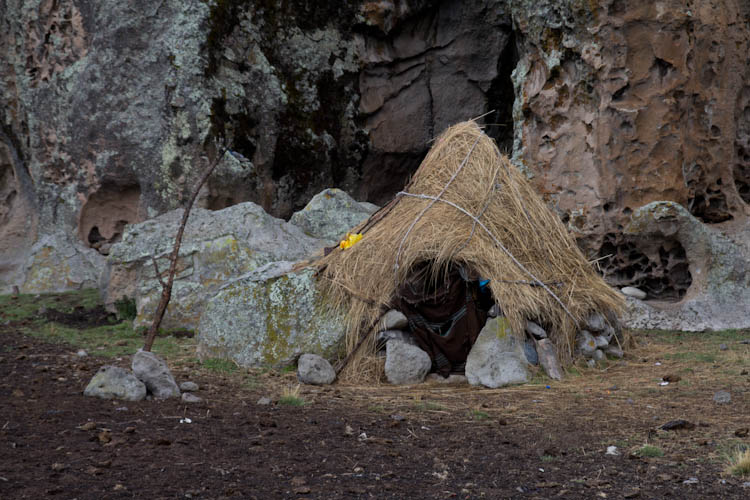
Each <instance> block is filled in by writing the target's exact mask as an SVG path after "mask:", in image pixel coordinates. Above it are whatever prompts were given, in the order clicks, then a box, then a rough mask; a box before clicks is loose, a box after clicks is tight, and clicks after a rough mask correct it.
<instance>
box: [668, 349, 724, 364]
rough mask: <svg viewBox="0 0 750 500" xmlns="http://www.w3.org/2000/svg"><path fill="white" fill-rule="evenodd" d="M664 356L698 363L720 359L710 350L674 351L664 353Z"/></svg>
mask: <svg viewBox="0 0 750 500" xmlns="http://www.w3.org/2000/svg"><path fill="white" fill-rule="evenodd" d="M662 357H663V358H664V359H665V360H670V361H688V362H696V363H715V362H716V360H717V359H718V357H717V355H716V354H713V353H710V352H692V351H682V352H673V353H664V354H663V355H662Z"/></svg>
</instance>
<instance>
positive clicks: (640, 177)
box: [0, 0, 750, 304]
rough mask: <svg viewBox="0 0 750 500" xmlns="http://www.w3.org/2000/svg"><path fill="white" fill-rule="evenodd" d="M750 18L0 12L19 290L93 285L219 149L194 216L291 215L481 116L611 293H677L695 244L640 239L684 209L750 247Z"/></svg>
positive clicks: (691, 274)
mask: <svg viewBox="0 0 750 500" xmlns="http://www.w3.org/2000/svg"><path fill="white" fill-rule="evenodd" d="M749 11H750V7H748V6H747V4H746V3H745V2H741V1H740V0H705V1H697V0H687V1H685V0H659V1H645V0H632V1H627V0H593V1H583V0H555V1H553V0H540V1H533V2H532V1H530V0H519V1H512V2H511V1H509V0H465V1H459V0H394V1H386V0H383V1H377V2H374V1H358V2H328V3H319V2H318V3H314V2H309V1H307V0H289V1H285V2H270V1H265V0H264V1H246V0H213V1H209V2H206V1H204V0H182V1H179V2H178V1H176V0H165V1H163V2H160V3H158V4H154V3H153V2H146V1H143V0H137V1H134V2H115V1H114V0H100V1H96V2H94V1H92V0H57V1H52V0H28V1H21V0H2V2H0V25H1V26H2V29H0V113H1V114H0V292H3V291H8V290H9V289H10V287H11V286H12V285H13V284H17V285H19V286H21V287H22V288H23V289H26V290H36V291H38V290H43V289H45V287H46V289H50V290H51V289H60V288H66V287H78V286H90V285H91V284H92V283H95V282H96V279H97V276H98V274H97V273H98V272H99V271H100V270H101V268H102V266H101V265H100V264H97V262H103V260H102V259H100V257H101V255H102V254H105V255H106V254H107V253H108V251H109V248H110V247H111V246H112V245H113V244H115V243H117V241H118V240H119V238H120V237H121V235H122V232H123V227H124V226H125V225H126V224H132V223H134V222H139V221H142V220H144V219H146V218H152V217H154V216H156V215H159V214H161V213H164V212H165V211H167V210H169V209H172V208H175V207H178V206H180V205H181V203H182V200H183V199H184V198H185V196H186V195H187V193H188V192H189V191H190V189H191V187H192V185H193V184H194V182H195V181H196V179H197V178H198V176H199V175H200V171H201V169H202V167H203V166H204V165H205V164H206V161H207V158H211V157H213V156H214V155H215V151H216V149H215V141H216V140H220V141H223V142H224V143H225V144H226V145H227V146H228V147H229V148H230V149H231V150H232V151H233V154H232V155H227V156H226V157H225V158H224V159H223V160H222V162H221V164H220V166H219V168H218V172H217V174H215V175H214V176H213V177H212V179H211V180H210V181H209V183H208V186H207V187H206V188H205V190H204V192H202V193H201V198H200V200H199V205H200V206H202V207H204V208H208V209H212V210H217V209H222V208H225V207H228V206H232V205H236V204H238V203H241V202H244V201H253V202H255V203H258V204H259V205H261V206H262V207H263V208H264V209H265V210H266V211H268V212H269V213H271V214H273V215H275V216H282V217H289V216H291V214H292V213H293V212H294V211H296V210H299V209H300V208H302V207H303V206H304V205H305V204H306V203H307V201H308V200H309V199H310V198H311V197H312V196H313V195H314V194H315V193H318V192H320V191H321V190H322V189H323V188H325V187H338V188H341V189H344V190H345V191H347V192H349V193H351V194H353V195H354V196H355V198H357V199H358V200H362V201H364V200H367V201H371V202H375V203H379V204H382V203H383V202H385V201H386V200H387V199H388V198H389V197H390V196H392V195H393V193H394V192H396V191H397V190H398V189H400V188H401V187H402V186H403V183H404V181H405V180H406V179H407V178H408V176H409V175H410V173H411V172H413V171H414V169H415V168H416V166H417V165H418V163H419V162H420V160H421V158H422V157H423V155H424V154H425V152H426V150H427V148H428V146H429V141H430V140H431V139H432V138H433V137H435V136H436V135H437V134H438V133H439V132H440V131H441V130H442V129H443V128H444V127H446V126H448V125H450V124H452V123H455V122H457V121H461V120H465V119H468V118H472V117H479V116H481V118H480V121H482V122H483V123H485V124H486V130H487V133H488V134H489V135H491V136H493V137H494V138H495V139H496V140H497V141H498V144H499V145H500V147H501V149H503V150H504V151H506V152H508V153H509V154H510V155H512V157H513V159H514V162H515V164H516V165H518V166H519V168H522V169H523V170H524V171H525V172H526V173H527V174H528V175H529V176H530V177H531V178H533V180H534V182H535V183H536V185H537V187H538V188H539V190H540V191H541V192H542V193H543V194H544V195H545V197H546V199H547V200H548V201H549V203H550V204H551V205H552V206H553V207H554V208H555V209H556V210H557V212H558V213H559V214H560V216H561V218H562V219H563V220H564V221H566V222H567V223H568V225H569V227H570V229H571V230H572V231H574V232H575V234H576V235H577V237H578V240H579V243H580V245H581V247H582V248H583V249H584V250H585V252H586V253H587V255H588V256H589V257H590V258H591V259H599V260H598V265H599V266H600V268H601V270H602V272H603V273H604V275H605V276H606V277H607V279H608V280H609V281H610V282H611V283H612V284H614V285H618V286H624V285H635V286H638V287H640V288H642V289H644V290H645V291H646V292H647V293H648V295H649V298H651V299H659V300H661V301H667V302H669V301H671V302H673V303H678V304H679V303H681V302H682V301H684V300H686V298H687V297H689V296H690V295H691V293H692V292H691V287H693V282H694V279H695V276H696V272H697V271H698V267H699V264H698V262H699V261H700V259H698V258H694V257H693V256H691V255H690V251H689V249H688V246H689V245H688V242H686V241H684V239H681V236H680V235H679V234H678V233H674V234H670V235H661V236H656V235H655V234H650V235H649V236H648V237H646V236H644V235H641V234H637V233H630V232H626V231H624V228H625V227H626V226H627V225H628V223H629V222H630V218H631V216H632V215H633V213H635V212H636V211H637V210H638V209H639V208H640V207H642V206H644V205H646V204H648V203H651V202H655V201H671V202H676V203H678V204H680V205H682V206H684V207H685V208H686V210H687V211H688V213H689V214H690V215H692V216H693V217H694V218H695V219H696V220H697V221H699V222H700V223H702V224H704V225H706V226H707V227H710V228H711V230H712V231H718V232H720V233H724V234H725V235H727V236H728V237H729V238H731V239H733V240H735V241H736V242H737V244H738V245H739V247H738V248H746V247H750V242H748V238H747V234H748V231H747V227H748V216H749V215H750V208H749V203H750V111H748V110H750V87H749V86H748V84H747V82H748V76H750V75H749V72H750V64H749V63H748V61H747V58H746V57H744V56H745V54H746V53H747V52H748V49H750V46H749V45H750V28H748V23H747V21H748V20H749V18H750V12H749ZM738 20H739V21H738ZM42 240H44V242H45V243H44V244H42V243H41V242H42ZM743 251H744V250H743ZM740 253H742V252H740ZM736 258H737V259H740V258H741V255H740V254H737V257H736ZM60 262H67V263H68V264H71V263H78V264H75V265H74V267H76V266H79V267H80V272H79V273H78V274H76V278H75V279H72V280H66V279H65V277H60V276H55V272H54V269H55V267H54V266H56V265H58V264H59V263H60ZM84 263H88V264H85V265H84ZM86 265H88V266H93V267H91V269H88V270H86ZM40 266H41V267H40ZM45 266H46V267H45ZM97 266H98V267H97ZM84 271H85V272H84ZM58 274H59V273H58ZM32 276H37V277H39V276H53V277H54V279H52V281H50V282H49V283H48V284H47V282H46V281H45V279H46V278H44V279H36V281H34V283H35V284H34V285H32V284H31V281H32V279H31V278H32ZM698 288H700V287H697V288H696V287H693V288H692V289H693V290H696V289H698Z"/></svg>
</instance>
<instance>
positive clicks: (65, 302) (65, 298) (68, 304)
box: [0, 289, 100, 321]
mask: <svg viewBox="0 0 750 500" xmlns="http://www.w3.org/2000/svg"><path fill="white" fill-rule="evenodd" d="M99 303H100V299H99V291H98V290H95V289H87V290H80V291H76V292H65V293H54V294H52V293H41V294H24V293H22V294H19V295H18V296H16V297H14V296H12V295H0V311H1V312H2V313H3V315H4V316H3V317H2V320H3V321H8V320H10V321H19V320H23V319H28V318H32V317H34V316H36V315H37V313H38V312H39V309H41V308H42V307H45V308H47V309H57V310H58V311H62V312H71V311H73V309H74V308H75V307H76V306H83V307H84V308H86V309H90V308H92V307H95V306H97V305H98V304H99Z"/></svg>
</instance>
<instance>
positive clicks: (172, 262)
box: [143, 146, 225, 351]
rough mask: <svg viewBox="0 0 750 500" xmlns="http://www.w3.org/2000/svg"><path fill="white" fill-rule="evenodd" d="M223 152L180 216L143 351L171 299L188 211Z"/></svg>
mask: <svg viewBox="0 0 750 500" xmlns="http://www.w3.org/2000/svg"><path fill="white" fill-rule="evenodd" d="M224 150H225V148H224V147H221V146H220V147H218V148H217V151H216V156H215V157H214V159H213V161H211V163H210V164H209V166H208V168H207V169H206V171H205V172H203V175H202V176H201V178H200V180H199V181H198V184H197V185H196V186H195V190H194V191H193V194H192V196H191V197H190V199H189V200H188V203H187V205H186V206H185V211H184V212H183V214H182V221H181V222H180V227H179V229H178V230H177V236H175V239H174V247H173V248H172V253H171V255H170V256H169V274H168V275H167V276H168V277H167V282H166V284H165V283H164V282H163V281H162V279H161V275H158V274H157V276H159V281H160V282H161V283H162V292H161V300H160V301H159V305H158V306H157V307H156V312H155V313H154V321H153V323H151V328H149V330H148V333H147V334H146V341H145V343H144V344H143V350H144V351H150V350H151V346H152V345H153V344H154V339H155V338H156V333H157V332H158V331H159V326H160V325H161V320H162V319H163V318H164V313H165V312H166V311H167V305H168V304H169V299H170V298H171V297H172V285H173V284H174V275H175V272H176V271H177V256H178V254H179V253H180V245H181V244H182V235H183V234H184V232H185V225H186V224H187V220H188V216H189V215H190V209H191V208H193V203H195V199H196V198H198V193H199V192H200V190H201V188H202V187H203V184H205V183H206V180H207V179H208V178H209V176H210V175H211V173H212V172H213V171H214V169H215V168H216V165H218V164H219V161H221V158H222V157H223V156H224ZM154 265H156V260H154ZM157 270H158V268H157Z"/></svg>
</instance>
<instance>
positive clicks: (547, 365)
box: [536, 339, 563, 380]
mask: <svg viewBox="0 0 750 500" xmlns="http://www.w3.org/2000/svg"><path fill="white" fill-rule="evenodd" d="M536 352H537V353H538V354H539V364H540V365H541V366H542V369H543V370H544V373H546V374H547V376H548V377H549V378H551V379H552V380H562V376H563V374H562V369H561V368H560V361H559V360H558V359H557V349H556V348H555V345H554V344H553V343H552V341H550V340H549V339H542V340H540V341H538V342H537V343H536Z"/></svg>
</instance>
